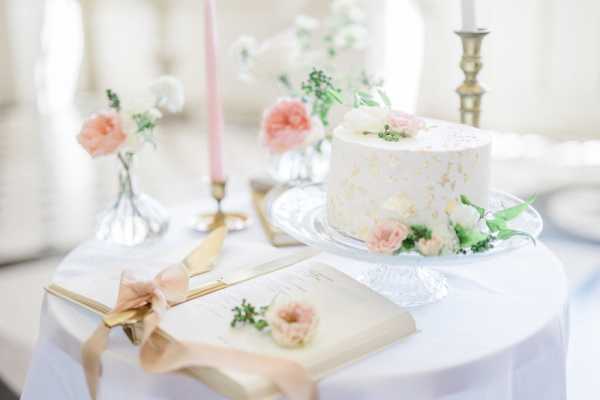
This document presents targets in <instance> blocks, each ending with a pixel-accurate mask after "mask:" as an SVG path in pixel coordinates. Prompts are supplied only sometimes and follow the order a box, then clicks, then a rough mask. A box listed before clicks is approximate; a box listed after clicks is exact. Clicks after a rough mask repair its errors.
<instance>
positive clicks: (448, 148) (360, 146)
mask: <svg viewBox="0 0 600 400" xmlns="http://www.w3.org/2000/svg"><path fill="white" fill-rule="evenodd" d="M425 125H427V126H425ZM332 149H333V150H332V151H333V152H332V158H331V169H330V173H329V178H328V188H327V218H328V221H329V223H330V225H331V226H332V227H334V228H336V229H337V230H339V231H341V232H343V233H345V234H347V235H349V236H352V237H354V238H357V239H360V240H367V238H368V236H369V232H370V231H371V230H372V229H373V227H374V226H375V225H376V224H377V223H378V222H380V221H382V220H385V219H386V218H396V219H398V220H401V221H402V222H403V223H406V224H408V225H415V224H419V225H423V226H426V227H427V228H429V229H430V230H431V231H432V232H433V234H434V235H435V236H437V237H438V238H441V239H442V240H443V241H444V248H445V251H446V252H454V251H456V250H457V249H456V234H455V232H454V230H453V229H452V226H451V223H450V215H451V214H452V212H454V211H455V210H456V209H457V208H460V205H459V203H460V200H459V199H460V196H461V195H464V196H467V197H468V198H469V199H470V200H471V201H472V202H473V203H475V204H478V205H480V206H482V207H486V206H487V203H488V195H489V191H490V150H491V137H490V135H489V134H488V133H486V132H484V131H481V130H478V129H475V128H471V127H467V126H464V125H458V124H451V123H447V122H442V121H434V120H427V121H426V124H425V122H424V121H422V120H419V119H417V118H415V117H413V116H410V115H407V114H403V113H399V112H394V111H390V110H387V109H384V108H377V107H369V108H366V107H363V108H359V109H353V110H352V111H350V112H349V113H347V114H346V116H345V117H344V122H343V123H342V124H341V125H340V126H338V127H337V128H336V129H335V131H334V135H333V147H332ZM467 211H468V212H475V211H474V210H467ZM456 218H460V216H456ZM474 218H477V216H475V217H474Z"/></svg>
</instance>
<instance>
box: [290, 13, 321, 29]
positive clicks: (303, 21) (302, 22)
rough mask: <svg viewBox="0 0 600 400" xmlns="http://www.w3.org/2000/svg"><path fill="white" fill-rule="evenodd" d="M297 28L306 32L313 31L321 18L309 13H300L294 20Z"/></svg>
mask: <svg viewBox="0 0 600 400" xmlns="http://www.w3.org/2000/svg"><path fill="white" fill-rule="evenodd" d="M294 24H295V25H296V28H297V29H299V30H302V31H306V32H312V31H314V30H316V29H317V28H318V27H319V20H318V19H316V18H313V17H309V16H308V15H298V16H297V17H296V19H295V21H294Z"/></svg>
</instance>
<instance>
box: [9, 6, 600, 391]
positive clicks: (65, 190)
mask: <svg viewBox="0 0 600 400" xmlns="http://www.w3.org/2000/svg"><path fill="white" fill-rule="evenodd" d="M202 4H203V2H201V1H197V0H193V1H192V0H177V1H175V0H127V1H122V0H102V1H99V0H0V348H2V351H0V379H1V381H2V382H4V383H3V384H2V385H0V393H2V391H4V394H3V395H0V398H4V397H2V396H5V397H6V398H7V399H11V398H15V396H17V395H18V393H19V391H20V388H21V387H22V384H23V382H24V378H25V373H26V370H27V365H28V362H29V357H30V356H31V351H32V348H33V344H34V342H35V338H36V335H37V329H38V318H39V306H40V302H41V298H42V287H43V285H44V284H46V283H47V282H48V281H49V279H50V278H51V275H52V271H53V270H54V269H55V268H56V266H57V264H58V262H59V261H60V258H61V257H62V256H64V254H66V252H68V251H69V250H70V249H72V248H73V247H74V246H76V245H77V244H78V243H79V242H81V241H82V240H84V239H87V238H90V237H91V236H92V235H93V232H94V223H95V216H96V214H97V212H98V210H100V209H102V208H104V207H106V206H107V205H108V204H109V203H110V200H111V199H112V198H114V196H115V194H116V190H117V188H116V186H117V182H116V176H117V175H116V174H117V167H118V166H117V164H116V162H114V160H112V159H98V160H95V161H93V162H92V160H91V159H90V157H89V156H88V155H87V153H85V152H84V151H83V150H82V149H81V147H80V146H79V145H78V144H77V142H76V140H75V135H76V134H77V133H78V132H79V129H80V127H81V123H82V120H83V118H85V117H86V116H87V115H89V113H90V112H92V111H93V110H96V109H98V108H102V107H104V106H105V100H104V97H103V96H104V89H106V88H112V89H114V90H116V91H118V92H119V93H120V94H121V95H122V97H123V98H135V96H136V95H137V93H140V92H142V91H144V90H145V88H146V86H147V84H148V83H149V82H150V81H152V80H153V79H155V78H156V77H158V76H160V75H162V74H172V75H175V76H177V77H179V78H180V79H181V80H182V81H183V83H184V87H185V91H186V100H187V102H186V106H185V109H184V112H183V113H181V114H179V115H177V116H173V117H168V118H166V119H165V120H164V121H163V123H162V125H161V128H160V129H161V132H160V135H159V138H158V141H159V146H158V149H157V150H156V151H154V150H152V149H151V148H150V149H147V150H145V153H144V155H143V157H140V158H139V160H138V164H137V165H136V170H137V173H138V175H139V183H140V186H142V187H143V188H144V190H145V191H146V192H148V193H151V194H152V195H153V196H154V197H156V198H157V199H159V200H160V201H161V202H162V203H163V204H164V205H166V206H169V207H175V206H177V205H178V204H184V203H188V204H189V203H190V202H193V201H195V199H198V198H201V197H202V196H208V191H207V189H208V186H207V180H206V178H205V176H206V175H207V174H208V161H207V154H206V153H207V150H206V140H207V134H206V127H205V120H206V118H205V113H204V109H205V101H204V49H203V40H204V39H203V15H202V13H203V7H202ZM361 9H362V10H363V12H364V25H365V27H366V29H367V30H368V40H367V41H366V42H365V43H364V44H363V45H361V46H355V48H352V49H350V51H347V52H345V53H344V54H343V55H341V56H340V57H339V58H338V59H337V61H336V65H335V66H333V67H335V68H337V69H338V70H339V71H345V70H347V69H356V70H360V69H367V70H369V71H370V72H373V73H374V74H377V75H378V76H380V77H382V78H383V79H384V80H385V87H386V90H387V93H388V95H389V96H390V97H391V98H392V101H393V104H394V106H395V107H396V108H399V109H402V110H405V111H408V112H413V113H416V114H418V115H421V116H426V117H432V118H438V119H444V120H450V121H458V120H459V111H458V107H459V99H458V96H457V94H456V93H455V89H456V87H457V86H458V85H459V84H460V83H461V82H462V80H463V75H462V72H461V70H460V69H459V67H458V63H459V61H460V57H461V54H462V49H461V45H460V40H459V38H458V36H457V35H455V34H454V33H453V31H454V30H456V29H458V28H459V26H460V1H459V0H447V1H443V2H441V1H437V0H379V1H364V2H361ZM330 13H331V6H330V2H329V1H323V0H287V1H285V2H283V1H276V0H253V1H251V2H249V1H243V0H219V1H217V20H218V37H219V43H218V53H219V54H218V56H219V60H220V63H219V74H220V75H219V79H220V82H219V84H220V88H221V93H222V95H223V102H224V110H225V123H226V134H225V148H226V152H225V163H226V168H227V171H228V175H229V176H230V181H231V186H232V191H238V192H246V191H247V187H248V179H249V178H251V177H253V176H257V175H260V174H262V173H263V171H264V169H265V163H266V161H265V157H264V154H263V152H262V151H261V150H260V147H259V146H258V140H257V133H258V125H259V121H260V115H261V113H262V110H263V109H264V108H265V106H267V105H269V104H270V103H272V102H273V101H274V99H275V98H276V97H277V96H279V95H282V94H283V93H282V90H281V87H280V85H279V84H278V83H277V81H276V79H272V80H268V79H262V80H260V79H258V80H257V79H244V76H240V65H239V62H238V61H239V60H237V59H236V58H237V56H239V54H236V53H235V44H236V43H238V40H239V38H240V37H241V36H244V35H251V36H252V37H253V38H255V40H257V41H258V42H259V43H264V42H265V41H267V40H270V41H269V43H270V44H271V46H272V48H275V49H277V48H278V47H277V46H280V45H281V46H283V47H285V43H284V44H274V43H276V41H273V40H271V38H273V37H281V35H280V33H281V32H285V31H286V30H287V29H289V27H290V26H292V25H293V24H295V23H296V20H295V19H296V16H297V15H300V14H303V15H307V16H310V17H314V18H317V19H320V18H325V17H326V16H327V15H329V14H330ZM599 17H600V3H598V2H596V1H593V0H577V1H574V2H564V1H559V0H551V1H548V0H529V1H526V2H523V1H519V0H505V1H502V2H498V1H493V0H478V2H477V19H478V24H479V25H480V26H484V27H487V28H489V29H490V30H491V34H490V35H489V36H488V37H486V38H485V40H484V42H483V49H482V54H483V63H484V67H483V70H482V71H481V73H480V75H479V77H480V80H481V81H482V82H483V83H484V84H485V85H486V86H487V87H488V89H489V92H488V93H487V94H485V96H484V98H483V106H482V110H483V112H482V117H481V126H482V128H483V129H486V130H490V131H492V132H493V134H494V140H495V143H494V165H493V185H494V187H496V188H499V189H502V190H506V191H510V192H513V193H515V194H517V195H519V196H527V195H529V194H532V193H537V194H538V196H539V200H538V207H539V209H540V210H541V211H542V212H543V213H544V217H545V221H546V228H545V231H544V233H543V241H544V242H545V243H546V244H547V245H548V246H549V247H551V248H552V249H553V250H554V251H555V252H556V254H557V255H558V256H559V257H560V258H561V259H562V260H563V262H564V264H565V270H566V273H567V275H568V278H569V283H570V288H571V297H572V303H571V335H572V336H571V345H570V349H569V350H570V359H569V398H571V399H586V398H590V397H589V396H590V393H598V392H600V381H598V379H597V378H596V377H595V376H594V375H593V374H594V373H595V371H597V367H596V360H597V359H599V358H600V345H599V344H598V343H597V338H598V337H600V336H598V335H599V334H600V321H599V320H598V318H597V309H598V308H597V307H598V306H600V247H599V243H600V174H599V172H600V112H598V109H599V107H600V46H598V40H599V39H598V38H600V25H598V24H597V21H598V19H599ZM278 35H280V36H278ZM267 53H268V52H267ZM284 62H285V60H284V59H283V58H282V57H281V54H279V53H278V52H277V51H275V50H274V51H272V52H271V54H270V55H268V56H266V61H265V63H266V64H264V65H267V69H268V67H272V68H274V67H273V66H278V65H280V64H282V63H284ZM269 63H271V65H269ZM333 122H334V123H335V116H334V121H333ZM540 279H543V277H540Z"/></svg>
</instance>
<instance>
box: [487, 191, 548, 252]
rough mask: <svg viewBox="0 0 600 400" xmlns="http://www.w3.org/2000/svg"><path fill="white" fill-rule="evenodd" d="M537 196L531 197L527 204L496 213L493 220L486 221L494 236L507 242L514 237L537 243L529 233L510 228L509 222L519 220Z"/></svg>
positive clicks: (492, 217)
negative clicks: (521, 237)
mask: <svg viewBox="0 0 600 400" xmlns="http://www.w3.org/2000/svg"><path fill="white" fill-rule="evenodd" d="M535 199H536V196H531V197H530V198H529V199H527V200H526V201H525V202H523V203H521V204H517V205H516V206H513V207H509V208H505V209H504V210H500V211H496V212H495V213H493V214H492V215H491V218H488V219H486V221H485V223H486V225H487V227H488V229H489V230H490V232H492V233H493V234H495V236H496V237H497V238H498V239H500V240H506V239H510V238H511V237H513V236H526V237H528V238H529V239H531V240H532V241H533V242H534V243H535V239H534V238H533V237H532V236H531V235H530V234H529V233H527V232H523V231H519V230H515V229H511V228H509V227H508V222H509V221H511V220H513V219H515V218H517V217H518V216H519V215H521V214H522V213H523V212H524V211H525V210H527V208H528V207H529V206H530V205H531V204H533V202H534V201H535Z"/></svg>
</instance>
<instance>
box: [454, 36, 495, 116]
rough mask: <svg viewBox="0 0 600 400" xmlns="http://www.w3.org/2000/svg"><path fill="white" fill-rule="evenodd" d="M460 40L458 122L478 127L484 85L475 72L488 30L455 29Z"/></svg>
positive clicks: (479, 62) (478, 68)
mask: <svg viewBox="0 0 600 400" xmlns="http://www.w3.org/2000/svg"><path fill="white" fill-rule="evenodd" d="M455 33H456V34H457V35H458V36H460V40H461V41H462V47H463V55H462V59H461V60H460V69H462V70H463V72H464V73H465V80H464V82H463V83H462V85H460V86H459V87H458V88H456V93H458V95H459V96H460V122H462V123H463V124H467V125H471V126H474V127H477V128H478V127H479V115H480V112H481V96H483V94H484V93H485V91H486V90H485V87H484V86H482V85H481V84H479V82H478V81H477V74H478V73H479V71H480V70H481V67H482V66H483V63H482V62H481V42H482V41H483V38H484V37H485V35H487V34H488V33H490V31H489V30H487V29H483V28H479V29H478V30H476V31H456V32H455Z"/></svg>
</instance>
